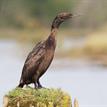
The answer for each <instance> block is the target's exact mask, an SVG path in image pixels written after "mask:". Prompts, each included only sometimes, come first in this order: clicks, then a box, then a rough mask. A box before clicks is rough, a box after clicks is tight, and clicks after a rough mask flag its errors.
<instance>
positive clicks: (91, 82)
mask: <svg viewBox="0 0 107 107" xmlns="http://www.w3.org/2000/svg"><path fill="white" fill-rule="evenodd" d="M21 53H22V50H20V47H19V45H18V44H17V43H16V42H13V41H6V40H4V41H3V40H2V41H0V65H1V66H0V69H1V70H0V74H1V75H0V85H1V86H0V107H2V97H3V95H4V94H6V93H7V92H8V91H9V90H11V89H13V88H15V87H16V86H17V85H18V81H19V78H20V74H21V69H22V66H23V63H24V60H25V59H23V58H21V57H20V54H21ZM41 82H42V84H43V85H44V86H45V87H53V88H61V89H62V90H65V91H66V92H68V93H69V94H70V95H71V97H72V99H74V98H75V97H76V98H77V99H78V101H79V104H80V107H107V68H106V67H102V66H98V65H96V64H94V63H92V62H91V63H90V62H88V61H86V60H78V61H69V60H67V59H64V60H54V61H53V63H52V65H51V67H50V68H49V69H48V71H47V72H46V74H45V75H44V76H43V77H42V78H41Z"/></svg>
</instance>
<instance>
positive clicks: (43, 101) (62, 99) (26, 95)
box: [6, 87, 71, 107]
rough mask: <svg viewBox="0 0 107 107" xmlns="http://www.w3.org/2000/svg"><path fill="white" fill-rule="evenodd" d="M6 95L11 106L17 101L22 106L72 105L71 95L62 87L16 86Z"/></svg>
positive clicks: (62, 106) (54, 106)
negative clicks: (22, 87) (62, 89)
mask: <svg viewBox="0 0 107 107" xmlns="http://www.w3.org/2000/svg"><path fill="white" fill-rule="evenodd" d="M6 96H7V97H8V99H9V103H8V106H10V107H15V106H17V103H19V104H20V106H21V107H30V105H33V106H34V107H71V99H70V96H69V95H68V94H66V93H64V92H63V91H61V90H60V89H33V88H30V87H28V88H24V89H21V88H16V89H13V90H12V91H10V92H9V93H8V95H6Z"/></svg>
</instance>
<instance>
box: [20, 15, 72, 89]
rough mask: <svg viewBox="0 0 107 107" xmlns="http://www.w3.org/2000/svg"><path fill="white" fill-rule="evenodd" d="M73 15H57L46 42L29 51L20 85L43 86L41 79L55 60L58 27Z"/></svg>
mask: <svg viewBox="0 0 107 107" xmlns="http://www.w3.org/2000/svg"><path fill="white" fill-rule="evenodd" d="M71 17H72V14H71V13H60V14H58V15H57V16H56V18H55V19H54V21H53V23H52V27H51V33H50V35H49V37H48V38H47V39H46V40H45V41H44V42H39V43H38V44H37V45H36V46H35V47H34V48H33V50H32V51H31V52H30V53H29V55H28V57H27V59H26V61H25V64H24V67H23V70H22V75H21V79H20V83H19V85H18V87H23V86H24V85H25V84H26V85H28V84H30V83H34V85H35V88H42V85H41V84H40V82H39V79H40V77H41V76H42V75H43V74H44V73H45V72H46V70H47V69H48V67H49V66H50V64H51V62H52V60H53V57H54V51H55V48H56V39H55V36H56V33H57V29H58V28H59V25H60V24H61V23H62V22H63V21H65V20H66V19H69V18H71Z"/></svg>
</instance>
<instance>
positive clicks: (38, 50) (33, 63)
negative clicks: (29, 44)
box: [22, 42, 46, 78]
mask: <svg viewBox="0 0 107 107" xmlns="http://www.w3.org/2000/svg"><path fill="white" fill-rule="evenodd" d="M45 52H46V51H45V42H40V43H38V44H37V45H36V46H35V47H34V48H33V50H32V51H31V52H30V53H29V55H28V57H27V59H26V61H25V64H24V67H23V71H22V76H23V77H24V78H31V77H32V75H34V73H35V71H36V70H37V69H38V67H39V64H40V63H41V62H42V60H43V59H44V55H45Z"/></svg>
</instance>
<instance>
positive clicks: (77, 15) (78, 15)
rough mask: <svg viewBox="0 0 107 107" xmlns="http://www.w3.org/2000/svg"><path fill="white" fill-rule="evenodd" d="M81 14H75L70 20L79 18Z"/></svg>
mask: <svg viewBox="0 0 107 107" xmlns="http://www.w3.org/2000/svg"><path fill="white" fill-rule="evenodd" d="M80 16H81V14H76V15H73V16H72V18H75V17H80Z"/></svg>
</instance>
